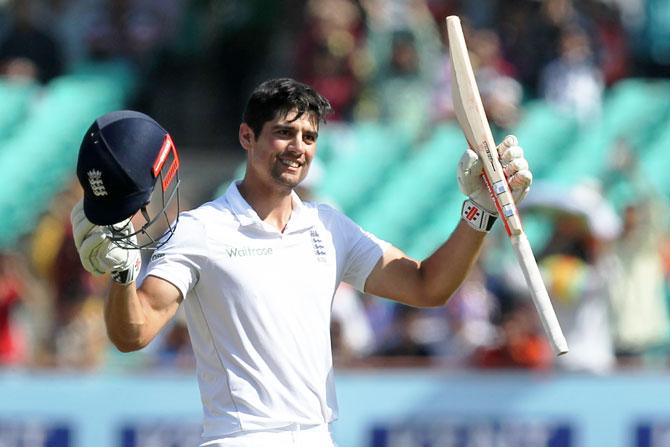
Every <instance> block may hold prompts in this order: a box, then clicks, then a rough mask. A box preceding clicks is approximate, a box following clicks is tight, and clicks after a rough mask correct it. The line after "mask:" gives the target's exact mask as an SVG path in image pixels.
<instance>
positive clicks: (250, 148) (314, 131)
mask: <svg viewBox="0 0 670 447" xmlns="http://www.w3.org/2000/svg"><path fill="white" fill-rule="evenodd" d="M295 116H296V112H295V111H291V112H289V113H288V114H286V116H282V115H279V116H277V117H275V118H274V119H273V120H272V121H268V122H266V123H265V124H264V125H263V129H262V130H261V133H260V135H254V133H253V130H252V129H251V128H250V127H249V126H247V125H246V124H245V123H242V125H241V126H240V143H241V144H242V146H243V147H244V148H245V149H246V150H247V153H248V154H247V155H248V157H247V160H248V163H247V174H246V178H247V179H249V180H253V181H260V182H261V183H264V184H266V185H268V186H270V187H276V186H282V187H285V188H288V189H293V188H295V187H296V186H297V185H298V184H299V183H300V182H301V181H302V180H303V179H304V178H305V177H306V176H307V172H308V170H309V166H310V164H311V162H312V159H313V158H314V154H315V152H316V140H317V137H318V128H317V122H316V118H315V117H314V115H312V114H309V113H304V114H303V115H302V116H301V117H300V118H298V119H297V120H294V118H295ZM254 137H255V138H254Z"/></svg>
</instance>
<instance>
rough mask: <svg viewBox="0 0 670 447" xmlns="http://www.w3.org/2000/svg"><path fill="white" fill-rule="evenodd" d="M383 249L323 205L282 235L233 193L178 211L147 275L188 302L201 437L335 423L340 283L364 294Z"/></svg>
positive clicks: (298, 217) (296, 204)
mask: <svg viewBox="0 0 670 447" xmlns="http://www.w3.org/2000/svg"><path fill="white" fill-rule="evenodd" d="M387 246H388V244H387V243H386V242H383V241H380V240H379V239H377V238H375V237H374V236H372V235H370V234H369V233H366V232H365V231H363V230H362V229H361V228H360V227H359V226H358V225H356V224H355V223H354V222H353V221H351V220H350V219H349V218H348V217H346V216H345V215H343V214H342V213H340V212H339V211H337V210H335V209H334V208H332V207H330V206H328V205H322V204H319V205H317V204H311V203H303V202H301V201H300V199H299V198H298V196H297V195H296V194H295V193H294V194H293V212H292V214H291V217H290V220H289V222H288V224H287V226H286V228H285V230H284V232H283V233H280V232H279V231H278V230H277V229H276V228H274V227H273V226H271V225H269V224H267V223H265V222H263V221H261V220H260V218H259V217H258V215H257V214H256V212H255V211H254V210H253V209H252V208H251V207H250V206H249V204H248V203H247V202H246V201H245V200H244V199H243V198H242V196H241V195H240V193H239V191H238V189H237V184H236V183H232V184H231V185H230V187H229V188H228V190H227V192H226V194H225V195H224V196H222V197H220V198H218V199H217V200H215V201H213V202H209V203H206V204H204V205H202V206H200V207H199V208H197V209H195V210H193V211H189V212H185V213H182V214H181V216H180V218H179V224H178V226H177V230H176V233H175V234H174V236H173V237H172V238H171V239H170V240H169V241H168V243H167V244H166V245H164V246H163V247H161V248H160V249H159V250H157V251H156V252H155V253H154V255H153V256H152V260H151V262H150V263H149V265H148V268H147V275H153V276H157V277H160V278H163V279H165V280H167V281H169V282H170V283H172V284H174V285H175V286H176V287H177V288H178V289H179V290H180V291H181V293H182V295H183V296H184V297H185V299H184V301H183V305H184V308H185V309H184V310H185V313H186V317H187V321H188V328H189V333H190V336H191V342H192V344H193V350H194V352H195V356H196V360H197V362H196V370H197V376H198V383H199V386H200V394H201V398H202V403H203V408H204V424H203V426H204V431H203V437H215V436H224V435H227V434H231V433H235V432H239V431H247V430H249V431H251V430H263V429H268V428H280V427H286V426H289V425H291V424H306V425H309V424H324V423H329V422H331V421H332V420H334V419H335V417H336V413H337V402H336V398H335V389H334V380H333V366H332V355H331V345H330V313H331V303H332V299H333V295H334V293H335V290H336V288H337V285H338V284H339V283H340V281H345V282H347V283H349V284H351V285H353V286H354V287H356V288H357V289H359V290H362V289H363V286H364V284H365V280H366V279H367V277H368V275H369V274H370V272H371V271H372V268H373V267H374V266H375V264H376V263H377V261H378V260H379V258H380V257H381V256H382V254H383V252H384V250H385V249H386V247H387Z"/></svg>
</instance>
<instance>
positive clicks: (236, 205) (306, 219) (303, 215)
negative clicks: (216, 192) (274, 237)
mask: <svg viewBox="0 0 670 447" xmlns="http://www.w3.org/2000/svg"><path fill="white" fill-rule="evenodd" d="M239 184H240V180H236V181H233V182H231V183H230V185H229V186H228V189H227V190H226V194H225V198H226V201H227V202H228V203H229V204H230V210H231V211H232V212H233V214H234V215H235V217H236V218H237V220H238V222H239V223H240V225H241V226H243V227H246V226H255V227H257V228H261V229H263V230H265V231H270V232H272V231H274V232H279V230H277V229H276V228H274V227H273V226H272V225H270V224H268V223H266V222H263V221H262V220H261V218H260V217H258V214H257V213H256V211H254V209H253V208H252V207H251V205H249V203H248V202H247V201H246V200H245V199H244V197H242V194H240V190H239V189H238V185H239ZM291 201H292V203H293V211H292V212H291V217H290V218H289V221H288V223H287V224H286V228H285V229H284V234H288V233H295V232H299V231H303V230H306V229H308V228H311V227H312V226H314V217H315V215H316V210H315V209H314V208H311V207H308V206H306V205H305V204H304V203H303V202H302V200H300V197H298V194H296V192H295V191H292V192H291Z"/></svg>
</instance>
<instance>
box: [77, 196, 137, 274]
mask: <svg viewBox="0 0 670 447" xmlns="http://www.w3.org/2000/svg"><path fill="white" fill-rule="evenodd" d="M70 221H71V222H72V234H73V236H74V244H75V246H76V247H77V251H78V252H79V259H80V260H81V264H82V265H83V266H84V269H86V271H88V272H90V273H92V274H94V275H103V274H106V273H110V274H111V275H112V279H113V280H114V281H116V282H118V283H121V284H130V283H131V282H133V281H135V279H136V278H137V275H138V273H139V271H140V267H141V265H142V260H141V257H140V254H139V251H138V250H128V249H125V248H122V247H119V246H118V245H116V244H115V243H114V242H113V241H112V240H111V235H112V233H111V231H110V230H109V229H108V228H107V227H103V226H99V225H96V224H94V223H92V222H91V221H90V220H88V218H87V217H86V214H84V204H83V201H79V202H78V203H77V204H76V205H75V206H74V208H72V213H71V214H70ZM113 226H114V228H115V229H118V230H121V231H122V233H123V234H125V235H130V234H132V233H134V232H135V230H134V228H133V224H132V223H130V221H129V219H127V220H125V221H123V222H120V223H118V224H115V225H113ZM131 240H132V241H133V242H136V238H135V236H132V237H131Z"/></svg>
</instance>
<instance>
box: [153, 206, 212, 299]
mask: <svg viewBox="0 0 670 447" xmlns="http://www.w3.org/2000/svg"><path fill="white" fill-rule="evenodd" d="M207 258H208V256H207V236H206V231H205V227H204V225H203V224H202V222H201V221H199V220H198V219H197V218H196V217H194V216H192V215H190V214H188V213H185V214H183V215H181V216H180V217H179V222H178V223H177V228H176V231H175V233H174V235H173V236H172V237H171V238H170V239H169V240H168V241H167V242H166V243H165V245H163V246H162V247H160V248H159V249H158V250H156V251H155V252H154V253H153V254H152V256H151V260H150V261H149V265H148V266H147V269H146V272H145V276H144V277H146V276H149V275H151V276H156V277H158V278H161V279H164V280H166V281H168V282H169V283H171V284H173V285H174V286H175V287H177V289H179V291H180V292H181V294H182V297H183V298H186V296H187V294H188V292H189V291H190V290H191V289H193V287H195V285H196V284H197V283H198V280H199V278H200V272H201V271H202V270H203V268H204V267H205V265H206V263H207V262H208V261H207Z"/></svg>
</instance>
